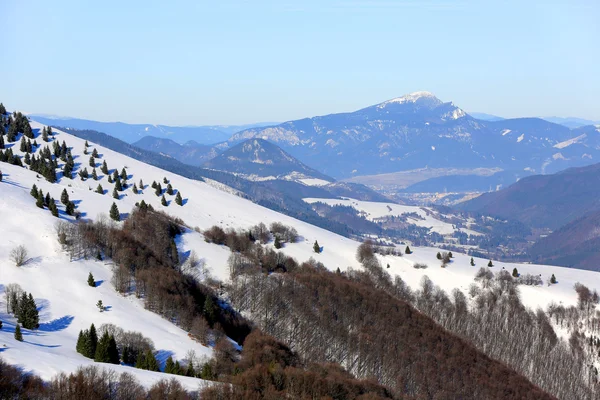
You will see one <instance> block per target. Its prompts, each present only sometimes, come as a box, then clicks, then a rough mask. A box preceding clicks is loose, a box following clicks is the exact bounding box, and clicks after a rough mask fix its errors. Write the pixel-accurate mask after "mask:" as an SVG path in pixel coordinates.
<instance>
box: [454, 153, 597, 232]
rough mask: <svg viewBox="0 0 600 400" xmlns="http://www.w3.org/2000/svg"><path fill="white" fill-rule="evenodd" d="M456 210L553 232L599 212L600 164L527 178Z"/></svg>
mask: <svg viewBox="0 0 600 400" xmlns="http://www.w3.org/2000/svg"><path fill="white" fill-rule="evenodd" d="M457 208H459V209H461V210H464V211H473V212H478V213H482V214H488V215H492V216H497V217H501V218H507V219H516V220H518V221H520V222H523V223H525V224H526V225H528V226H530V227H534V228H547V229H551V230H556V229H559V228H560V227H562V226H564V225H566V224H568V223H570V222H572V221H574V220H576V219H579V218H581V217H583V216H584V215H586V214H588V213H590V212H593V211H596V210H600V164H593V165H589V166H586V167H580V168H570V169H567V170H565V171H561V172H558V173H555V174H552V175H535V176H529V177H526V178H523V179H521V180H520V181H519V182H517V183H515V184H513V185H511V186H509V187H508V188H506V189H503V190H500V191H497V192H491V193H484V194H483V195H481V196H479V197H476V198H474V199H472V200H469V201H467V202H465V203H461V204H459V205H457Z"/></svg>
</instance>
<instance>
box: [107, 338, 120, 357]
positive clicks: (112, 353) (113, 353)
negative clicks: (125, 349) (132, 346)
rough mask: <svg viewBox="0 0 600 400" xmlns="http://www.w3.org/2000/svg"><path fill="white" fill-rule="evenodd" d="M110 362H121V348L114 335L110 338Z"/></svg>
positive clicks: (108, 351)
mask: <svg viewBox="0 0 600 400" xmlns="http://www.w3.org/2000/svg"><path fill="white" fill-rule="evenodd" d="M107 353H108V362H109V363H111V364H119V349H118V347H117V342H116V340H115V338H114V336H113V335H110V336H109V338H108V350H107Z"/></svg>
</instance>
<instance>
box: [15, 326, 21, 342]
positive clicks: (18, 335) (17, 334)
mask: <svg viewBox="0 0 600 400" xmlns="http://www.w3.org/2000/svg"><path fill="white" fill-rule="evenodd" d="M15 340H18V341H19V342H22V341H23V334H22V333H21V326H20V325H19V324H17V326H16V327H15Z"/></svg>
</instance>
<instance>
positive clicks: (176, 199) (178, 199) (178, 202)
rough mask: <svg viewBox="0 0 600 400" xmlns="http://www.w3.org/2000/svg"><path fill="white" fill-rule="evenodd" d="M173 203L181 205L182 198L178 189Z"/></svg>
mask: <svg viewBox="0 0 600 400" xmlns="http://www.w3.org/2000/svg"><path fill="white" fill-rule="evenodd" d="M175 204H177V205H179V206H182V205H183V199H182V198H181V192H180V191H179V190H178V191H177V196H175Z"/></svg>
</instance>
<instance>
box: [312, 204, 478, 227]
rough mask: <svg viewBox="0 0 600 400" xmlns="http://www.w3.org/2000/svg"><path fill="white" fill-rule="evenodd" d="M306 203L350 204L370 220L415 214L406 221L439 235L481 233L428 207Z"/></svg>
mask: <svg viewBox="0 0 600 400" xmlns="http://www.w3.org/2000/svg"><path fill="white" fill-rule="evenodd" d="M304 201H306V202H307V203H311V204H312V203H316V202H322V203H325V204H328V205H330V206H334V205H342V206H350V207H354V208H355V209H356V210H358V211H359V212H360V213H361V214H362V215H364V217H365V218H366V219H368V220H370V221H377V220H380V219H382V218H386V217H399V216H402V215H403V214H413V213H414V214H417V215H418V217H417V218H415V217H414V216H410V215H408V216H407V221H408V222H409V223H410V224H412V225H416V226H420V227H423V228H429V229H430V230H431V231H432V232H436V233H439V234H440V235H450V234H452V233H454V232H456V231H457V230H460V231H462V232H464V233H466V234H468V235H481V233H479V232H476V231H474V230H471V229H464V228H463V229H458V228H456V227H455V226H454V225H452V224H451V223H448V222H445V221H442V220H440V219H437V218H435V214H437V213H435V212H434V211H433V210H431V209H430V208H428V207H417V206H406V205H401V204H395V203H382V202H374V201H362V200H356V199H349V198H344V199H316V198H306V199H304Z"/></svg>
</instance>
